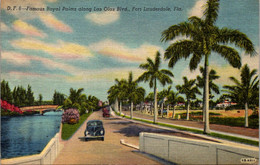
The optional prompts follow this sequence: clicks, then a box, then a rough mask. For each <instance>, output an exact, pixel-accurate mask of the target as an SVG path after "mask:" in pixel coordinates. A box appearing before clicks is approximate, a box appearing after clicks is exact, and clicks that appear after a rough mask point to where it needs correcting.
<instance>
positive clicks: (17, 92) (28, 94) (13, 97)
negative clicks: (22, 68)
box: [1, 80, 35, 107]
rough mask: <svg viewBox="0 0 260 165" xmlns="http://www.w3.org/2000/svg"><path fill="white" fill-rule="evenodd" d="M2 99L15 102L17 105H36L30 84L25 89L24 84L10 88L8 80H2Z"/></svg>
mask: <svg viewBox="0 0 260 165" xmlns="http://www.w3.org/2000/svg"><path fill="white" fill-rule="evenodd" d="M1 99H2V100H5V101H7V102H9V103H12V104H14V105H15V106H17V107H24V106H31V105H35V100H34V94H33V91H32V88H31V86H30V85H28V86H27V89H25V88H24V87H22V86H18V87H16V86H15V87H14V89H13V91H12V90H11V89H10V87H9V84H8V82H7V81H5V80H2V81H1Z"/></svg>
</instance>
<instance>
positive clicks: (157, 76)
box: [137, 52, 173, 123]
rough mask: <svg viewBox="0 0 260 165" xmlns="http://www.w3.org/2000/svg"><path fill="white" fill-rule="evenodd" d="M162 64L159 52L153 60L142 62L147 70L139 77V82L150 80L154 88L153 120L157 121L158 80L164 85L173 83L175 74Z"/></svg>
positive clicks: (142, 65)
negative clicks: (163, 67)
mask: <svg viewBox="0 0 260 165" xmlns="http://www.w3.org/2000/svg"><path fill="white" fill-rule="evenodd" d="M160 65H161V57H160V53H159V52H157V53H156V56H155V60H154V61H153V60H152V59H150V58H147V62H146V63H143V64H141V65H140V66H139V67H140V68H141V69H144V70H146V71H145V72H144V73H143V74H142V75H141V76H140V77H139V78H138V80H137V81H138V82H141V81H144V82H147V81H149V86H150V88H152V87H153V88H154V120H153V122H154V123H156V122H157V113H158V111H157V81H159V82H160V83H161V84H162V85H163V86H164V85H166V84H171V83H172V80H171V77H173V74H172V72H171V71H169V70H167V69H160Z"/></svg>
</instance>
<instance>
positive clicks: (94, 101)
mask: <svg viewBox="0 0 260 165" xmlns="http://www.w3.org/2000/svg"><path fill="white" fill-rule="evenodd" d="M83 91H84V88H79V89H77V90H76V89H73V88H70V95H69V97H68V98H67V99H66V100H65V101H64V103H63V109H65V111H66V110H67V109H69V108H75V109H77V110H79V112H80V115H82V114H84V113H86V111H88V112H89V111H94V110H96V109H97V108H98V102H99V99H98V98H96V97H95V96H91V95H89V96H88V97H87V95H85V94H82V92H83Z"/></svg>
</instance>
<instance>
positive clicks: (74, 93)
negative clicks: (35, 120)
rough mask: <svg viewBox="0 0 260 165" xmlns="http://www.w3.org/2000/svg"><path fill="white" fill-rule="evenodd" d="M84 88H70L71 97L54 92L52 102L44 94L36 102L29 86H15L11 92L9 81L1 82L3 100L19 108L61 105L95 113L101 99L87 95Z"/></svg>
mask: <svg viewBox="0 0 260 165" xmlns="http://www.w3.org/2000/svg"><path fill="white" fill-rule="evenodd" d="M83 91H84V88H80V89H78V90H75V89H73V88H70V95H69V96H67V95H65V94H62V93H60V92H58V91H56V90H55V91H54V94H53V98H52V100H47V101H44V100H43V96H42V94H39V96H38V100H35V97H34V92H33V91H32V88H31V86H30V85H29V84H28V86H27V89H25V88H24V87H23V86H15V87H14V89H13V90H11V88H10V86H9V83H8V81H6V80H2V81H1V100H5V101H7V102H8V103H10V104H13V105H15V106H17V107H25V106H35V105H60V106H63V108H64V109H69V108H77V109H78V110H79V112H80V114H81V115H82V114H84V113H85V112H86V111H87V110H88V111H89V112H90V111H93V110H96V109H97V108H98V103H99V99H98V98H97V97H95V96H92V95H88V96H87V95H86V94H83V93H82V92H83Z"/></svg>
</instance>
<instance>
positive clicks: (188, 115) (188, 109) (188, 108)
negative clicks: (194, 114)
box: [186, 99, 190, 120]
mask: <svg viewBox="0 0 260 165" xmlns="http://www.w3.org/2000/svg"><path fill="white" fill-rule="evenodd" d="M187 104H188V105H187V118H186V120H189V119H190V100H189V99H188V101H187Z"/></svg>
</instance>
